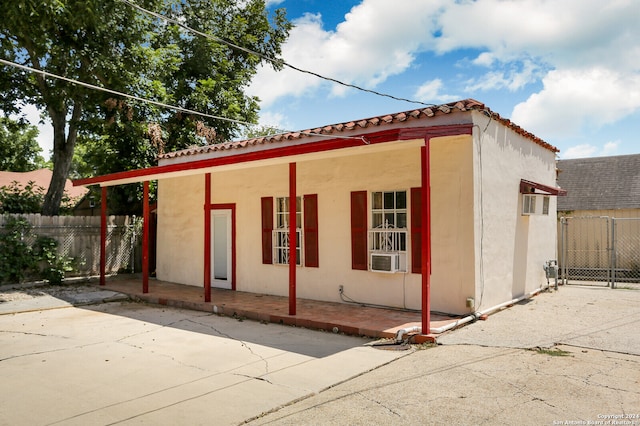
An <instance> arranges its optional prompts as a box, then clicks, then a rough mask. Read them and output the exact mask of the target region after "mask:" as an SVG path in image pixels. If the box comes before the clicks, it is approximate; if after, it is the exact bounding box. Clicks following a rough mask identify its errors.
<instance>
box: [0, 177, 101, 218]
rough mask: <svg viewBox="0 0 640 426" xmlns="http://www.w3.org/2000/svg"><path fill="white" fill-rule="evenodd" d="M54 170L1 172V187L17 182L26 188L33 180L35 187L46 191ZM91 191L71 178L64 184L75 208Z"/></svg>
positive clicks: (65, 190) (66, 193)
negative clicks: (78, 185)
mask: <svg viewBox="0 0 640 426" xmlns="http://www.w3.org/2000/svg"><path fill="white" fill-rule="evenodd" d="M52 174H53V172H52V171H51V170H49V169H39V170H34V171H31V172H0V187H3V186H11V184H12V183H13V182H17V183H18V186H19V187H21V188H24V187H25V186H26V185H28V184H29V182H33V184H34V186H35V187H41V188H42V190H43V193H46V192H47V190H48V189H49V184H50V183H51V175H52ZM88 192H89V190H88V189H87V188H83V187H77V186H73V183H72V182H71V180H69V179H67V182H66V183H65V186H64V193H65V195H66V196H67V197H68V198H69V201H70V202H69V204H70V206H71V207H72V208H75V207H76V206H77V205H78V204H79V203H80V202H81V201H82V200H83V198H84V196H85V195H86V194H87V193H88Z"/></svg>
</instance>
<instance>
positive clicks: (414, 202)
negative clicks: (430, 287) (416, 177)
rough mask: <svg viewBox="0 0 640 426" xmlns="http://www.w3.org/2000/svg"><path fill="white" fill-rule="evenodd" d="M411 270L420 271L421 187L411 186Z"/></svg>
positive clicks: (417, 272) (416, 272) (413, 271)
mask: <svg viewBox="0 0 640 426" xmlns="http://www.w3.org/2000/svg"><path fill="white" fill-rule="evenodd" d="M410 232H411V272H412V273H414V274H420V273H422V188H411V230H410Z"/></svg>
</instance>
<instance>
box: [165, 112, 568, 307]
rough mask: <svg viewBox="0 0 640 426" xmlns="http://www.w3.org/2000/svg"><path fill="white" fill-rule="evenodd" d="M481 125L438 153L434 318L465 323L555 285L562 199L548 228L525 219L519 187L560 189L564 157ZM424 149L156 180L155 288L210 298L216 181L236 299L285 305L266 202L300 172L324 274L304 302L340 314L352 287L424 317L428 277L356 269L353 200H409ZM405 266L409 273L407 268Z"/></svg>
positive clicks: (302, 287)
mask: <svg viewBox="0 0 640 426" xmlns="http://www.w3.org/2000/svg"><path fill="white" fill-rule="evenodd" d="M472 118H473V120H474V122H477V125H476V126H475V127H474V130H473V134H472V135H461V136H447V137H439V138H433V139H431V142H430V176H431V191H432V192H431V203H432V216H431V221H432V236H431V238H432V239H431V244H432V277H431V309H432V310H433V311H440V312H448V313H456V314H462V313H467V312H470V311H474V310H480V309H486V308H490V307H492V306H494V305H497V304H500V303H503V302H505V301H508V300H511V299H513V298H515V297H519V296H521V295H523V294H525V293H527V292H530V291H533V290H535V289H537V288H539V287H540V286H541V285H542V284H543V283H544V282H546V279H545V277H544V270H543V268H542V265H543V263H544V262H545V261H547V260H550V259H555V257H556V254H555V250H556V248H555V247H556V245H555V241H556V216H555V205H556V200H555V197H552V200H551V203H552V205H551V209H550V214H549V215H548V216H522V215H521V203H522V196H521V194H519V184H520V179H527V180H532V181H535V182H539V183H543V184H546V185H551V186H554V185H555V154H554V153H553V152H551V151H549V150H547V149H545V148H543V147H541V146H539V145H536V144H534V143H532V142H531V141H530V140H528V139H526V138H524V137H522V136H520V135H518V134H516V133H515V132H513V131H511V130H509V129H507V128H505V127H504V126H501V125H499V124H496V122H495V121H490V122H489V124H488V125H487V120H488V118H487V117H486V116H484V115H482V114H481V113H476V112H473V115H472ZM422 144H424V141H423V140H415V141H402V142H398V143H384V144H379V145H371V146H363V147H361V148H358V149H347V150H338V151H331V152H328V153H325V154H314V155H310V156H307V157H305V156H298V157H296V158H289V159H286V158H284V159H282V160H281V163H280V164H272V163H277V162H273V161H272V162H271V163H270V164H267V165H260V164H259V163H257V164H256V167H251V166H249V167H244V168H236V169H226V170H222V171H221V169H210V170H203V173H202V174H200V175H195V176H188V177H179V178H171V179H163V180H159V183H158V191H159V203H158V229H159V234H158V239H157V271H156V273H157V277H158V278H159V279H161V280H166V281H171V282H176V283H182V284H188V285H194V286H202V284H203V270H204V258H203V253H204V235H203V233H204V219H203V215H204V208H203V205H204V185H205V177H204V173H211V182H212V185H211V187H212V189H211V202H212V203H214V204H218V203H219V204H223V203H224V204H228V203H233V204H235V206H236V229H237V235H236V241H235V244H236V254H237V269H236V271H237V273H236V276H235V277H233V279H234V280H235V284H236V289H237V290H239V291H247V292H255V293H265V294H274V295H282V296H286V295H287V294H288V268H287V266H286V265H264V264H262V255H261V204H260V200H261V197H284V196H288V191H289V186H288V185H289V166H288V164H289V161H295V162H296V168H297V194H298V195H299V196H301V195H304V194H317V195H318V228H319V267H318V268H310V267H304V266H299V267H297V296H298V297H299V298H308V299H316V300H326V301H333V302H340V294H339V292H338V288H339V286H343V287H344V293H345V295H348V297H350V298H351V299H353V300H356V301H358V302H362V303H369V304H376V305H384V306H392V307H398V308H409V309H420V308H421V302H420V295H421V277H420V274H413V273H411V272H407V273H394V274H385V273H379V272H371V271H360V270H352V269H351V237H350V235H351V234H350V223H351V222H350V193H351V191H363V190H366V191H368V192H369V200H368V203H369V204H370V202H371V197H370V193H371V191H399V190H406V191H407V195H408V194H409V191H410V189H411V188H413V187H419V186H420V182H421V166H420V145H422ZM339 151H343V152H339ZM369 207H370V206H369ZM408 214H409V215H410V208H409V209H408ZM369 221H371V217H370V216H369ZM408 222H409V223H410V218H409V219H408ZM409 238H410V235H409ZM410 246H411V244H410V241H409V244H408V247H410ZM408 262H409V265H408V271H411V259H410V256H409V261H408ZM467 298H474V300H475V307H474V308H469V307H467V306H466V299H467Z"/></svg>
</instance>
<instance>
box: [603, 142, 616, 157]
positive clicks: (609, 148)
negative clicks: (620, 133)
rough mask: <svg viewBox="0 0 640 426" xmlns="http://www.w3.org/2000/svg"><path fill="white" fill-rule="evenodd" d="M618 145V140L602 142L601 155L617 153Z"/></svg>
mask: <svg viewBox="0 0 640 426" xmlns="http://www.w3.org/2000/svg"><path fill="white" fill-rule="evenodd" d="M619 145H620V141H612V142H607V143H605V144H604V147H603V148H602V155H604V156H607V155H616V154H617V153H618V146H619Z"/></svg>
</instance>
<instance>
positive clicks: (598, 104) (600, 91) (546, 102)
mask: <svg viewBox="0 0 640 426" xmlns="http://www.w3.org/2000/svg"><path fill="white" fill-rule="evenodd" d="M543 85H544V87H543V89H542V90H541V91H540V92H539V93H535V94H533V95H531V96H530V97H529V99H527V100H526V101H525V102H523V103H520V104H518V105H516V107H515V108H514V110H513V114H512V116H511V118H512V119H513V121H514V122H516V123H518V124H519V125H521V126H523V127H524V128H526V129H527V130H530V131H532V132H533V133H536V134H540V135H544V137H545V138H563V137H568V136H569V135H571V134H574V133H575V132H577V131H579V130H580V129H581V128H592V129H597V128H599V127H601V126H603V125H605V124H610V123H614V122H616V121H618V120H621V119H622V118H624V117H626V116H628V115H631V114H632V113H633V112H634V110H636V109H638V108H640V74H633V73H620V72H617V71H613V70H610V69H607V68H588V69H567V70H554V71H551V72H549V74H547V76H546V77H545V78H544V79H543Z"/></svg>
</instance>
